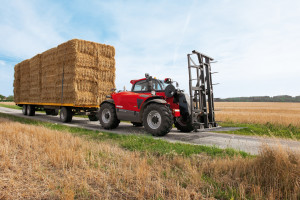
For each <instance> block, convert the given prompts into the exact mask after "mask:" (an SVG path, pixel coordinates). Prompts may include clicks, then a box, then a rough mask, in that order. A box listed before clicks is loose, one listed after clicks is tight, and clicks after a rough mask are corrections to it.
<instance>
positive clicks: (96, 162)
mask: <svg viewBox="0 0 300 200" xmlns="http://www.w3.org/2000/svg"><path fill="white" fill-rule="evenodd" d="M100 134H101V133H100ZM299 177H300V155H298V154H295V153H290V152H286V151H283V150H282V149H280V148H277V150H272V149H269V148H265V149H264V150H263V151H262V152H261V154H260V155H259V156H257V157H255V158H251V157H248V158H242V157H233V158H228V157H225V158H222V157H209V156H207V155H206V154H199V155H193V156H190V157H186V156H182V155H177V154H175V153H172V154H168V155H157V154H155V155H154V154H151V153H147V152H143V153H141V152H138V151H136V152H131V151H126V150H124V149H122V148H120V147H119V146H117V145H116V144H113V143H110V142H109V141H106V142H104V141H97V140H86V139H84V138H80V137H74V136H72V135H70V134H69V133H67V132H59V131H53V130H49V129H47V128H44V127H38V126H33V125H24V124H20V123H17V122H12V121H9V120H7V119H3V118H0V199H1V198H3V199H20V198H29V199H74V198H77V199H208V198H211V199H213V198H217V199H232V198H234V199H245V198H252V199H299V198H300V179H299ZM4 188H5V189H4Z"/></svg>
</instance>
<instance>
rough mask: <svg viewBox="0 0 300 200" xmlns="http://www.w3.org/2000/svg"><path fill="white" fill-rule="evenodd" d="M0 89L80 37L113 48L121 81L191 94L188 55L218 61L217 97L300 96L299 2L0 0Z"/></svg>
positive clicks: (8, 89) (7, 87) (3, 91)
mask: <svg viewBox="0 0 300 200" xmlns="http://www.w3.org/2000/svg"><path fill="white" fill-rule="evenodd" d="M0 30H1V31H0V94H2V95H5V96H8V95H12V94H13V80H14V65H15V64H17V63H19V62H21V61H22V60H24V59H28V58H31V57H33V56H34V55H36V54H38V53H41V52H43V51H45V50H47V49H50V48H52V47H55V46H57V45H58V44H60V43H63V42H65V41H68V40H70V39H73V38H78V39H84V40H89V41H94V42H99V43H104V44H109V45H113V46H114V47H115V49H116V56H115V59H116V86H117V88H118V89H123V87H124V86H125V87H126V89H128V90H129V89H130V88H131V84H130V83H129V82H130V80H132V79H139V78H143V77H144V74H145V73H149V74H150V75H152V76H153V77H156V78H160V79H163V78H166V77H168V78H173V79H174V80H176V81H178V82H179V87H180V88H181V89H184V90H185V91H186V92H188V67H187V54H188V53H191V52H192V50H197V51H199V52H202V53H204V54H206V55H209V56H210V57H213V58H214V59H215V60H216V61H217V63H214V64H212V71H213V72H218V73H217V74H214V75H213V77H212V79H213V82H214V83H219V84H218V85H215V86H214V96H215V97H219V98H227V97H238V96H275V95H291V96H298V95H300V59H299V58H300V1H298V0H293V1H292V0H285V1H282V0H263V1H262V0H260V1H259V0H232V1H231V0H213V1H208V0H206V1H204V0H186V1H180V0H161V1H158V0H152V1H147V0H136V1H134V0H132V1H129V0H127V1H126V0H124V1H121V0H120V1H117V0H112V1H105V0H98V1H96V0H95V1H89V0H82V1H81V0H74V1H67V0H65V1H64V0H57V1H54V0H53V1H46V0H43V1H38V0H27V1H23V0H19V1H18V0H1V5H0Z"/></svg>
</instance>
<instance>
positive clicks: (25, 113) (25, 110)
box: [22, 105, 27, 115]
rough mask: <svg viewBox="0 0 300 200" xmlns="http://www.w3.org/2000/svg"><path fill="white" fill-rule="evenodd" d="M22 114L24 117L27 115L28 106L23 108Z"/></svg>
mask: <svg viewBox="0 0 300 200" xmlns="http://www.w3.org/2000/svg"><path fill="white" fill-rule="evenodd" d="M22 113H23V115H27V105H23V106H22Z"/></svg>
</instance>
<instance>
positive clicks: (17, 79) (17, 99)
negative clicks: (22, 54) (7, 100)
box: [14, 63, 21, 102]
mask: <svg viewBox="0 0 300 200" xmlns="http://www.w3.org/2000/svg"><path fill="white" fill-rule="evenodd" d="M20 75H21V74H20V63H18V64H16V65H15V74H14V101H15V102H20V78H21V76H20Z"/></svg>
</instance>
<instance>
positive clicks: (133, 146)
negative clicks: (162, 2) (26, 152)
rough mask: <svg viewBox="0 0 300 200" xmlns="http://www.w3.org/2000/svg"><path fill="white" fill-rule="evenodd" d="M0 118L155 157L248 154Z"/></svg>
mask: <svg viewBox="0 0 300 200" xmlns="http://www.w3.org/2000/svg"><path fill="white" fill-rule="evenodd" d="M0 117H3V118H7V119H10V120H12V121H17V122H20V123H22V124H31V125H37V126H43V127H46V128H49V129H52V130H57V131H67V132H70V133H72V134H74V135H77V136H84V137H86V138H88V139H93V140H100V141H105V140H107V141H111V142H114V143H117V144H118V145H119V146H120V147H122V148H124V149H127V150H130V151H140V152H149V153H152V154H157V155H165V154H174V153H176V154H180V155H183V156H190V155H192V154H199V153H206V154H207V155H209V156H218V157H226V156H229V157H232V156H235V155H241V156H242V157H247V156H249V154H247V153H246V152H243V151H236V150H234V149H230V148H227V149H220V148H218V147H214V146H212V147H211V146H203V145H190V144H183V143H170V142H167V141H164V140H160V139H154V138H153V137H150V136H138V135H119V134H115V133H109V132H102V131H101V132H100V131H94V130H89V129H84V128H76V127H69V126H65V125H61V124H54V123H49V122H42V121H38V120H33V119H26V118H22V117H17V116H13V115H9V114H4V113H0Z"/></svg>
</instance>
